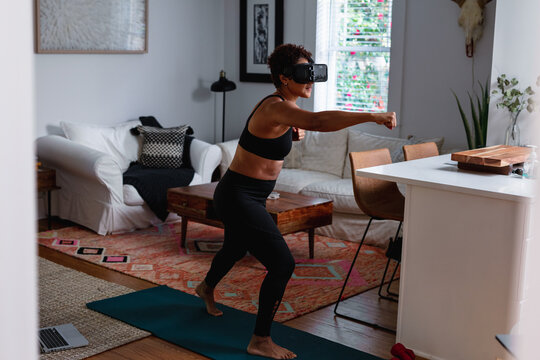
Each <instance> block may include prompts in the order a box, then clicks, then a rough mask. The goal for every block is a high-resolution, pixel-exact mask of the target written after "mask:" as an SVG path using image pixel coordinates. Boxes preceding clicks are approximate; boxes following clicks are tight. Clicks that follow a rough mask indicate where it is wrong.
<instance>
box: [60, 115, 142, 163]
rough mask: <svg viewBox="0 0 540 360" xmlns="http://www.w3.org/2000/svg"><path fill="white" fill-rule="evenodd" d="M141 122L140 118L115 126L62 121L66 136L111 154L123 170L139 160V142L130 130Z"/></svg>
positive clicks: (61, 124)
mask: <svg viewBox="0 0 540 360" xmlns="http://www.w3.org/2000/svg"><path fill="white" fill-rule="evenodd" d="M140 124H141V122H140V121H139V120H131V121H126V122H124V123H121V124H118V125H115V126H102V125H91V124H81V123H71V122H65V121H61V122H60V126H61V128H62V130H63V131H64V135H65V137H66V138H68V139H69V140H71V141H74V142H76V143H79V144H82V145H85V146H88V147H90V148H92V149H95V150H98V151H101V152H104V153H106V154H109V155H111V156H112V157H113V159H114V160H115V161H116V163H117V164H118V165H119V166H120V169H121V170H122V172H124V171H126V170H127V168H128V167H129V164H130V163H131V162H132V161H137V156H138V152H139V142H138V139H137V138H136V137H135V136H133V135H131V133H130V131H129V130H130V129H131V128H133V127H135V126H137V125H140Z"/></svg>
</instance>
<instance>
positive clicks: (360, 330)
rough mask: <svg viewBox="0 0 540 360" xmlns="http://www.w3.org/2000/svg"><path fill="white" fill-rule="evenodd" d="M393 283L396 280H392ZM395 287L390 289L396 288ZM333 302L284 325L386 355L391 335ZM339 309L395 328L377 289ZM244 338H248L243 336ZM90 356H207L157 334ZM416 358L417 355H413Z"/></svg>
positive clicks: (89, 268)
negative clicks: (340, 315) (364, 323)
mask: <svg viewBox="0 0 540 360" xmlns="http://www.w3.org/2000/svg"><path fill="white" fill-rule="evenodd" d="M69 225H70V224H69V223H66V222H63V221H60V220H59V219H54V218H53V221H52V228H53V229H57V228H62V227H65V226H69ZM44 230H47V221H46V220H40V221H39V223H38V231H44ZM39 256H41V257H43V258H46V259H48V260H51V261H54V262H56V263H58V264H61V265H63V266H66V267H70V268H73V269H76V270H78V271H82V272H85V273H87V274H89V275H92V276H95V277H97V278H101V279H104V280H107V281H111V282H114V283H117V284H121V285H124V286H126V287H129V288H132V289H135V290H142V289H146V288H150V287H154V286H156V284H154V283H151V282H149V281H146V280H141V279H137V278H134V277H131V276H129V275H126V274H122V273H119V272H117V271H114V270H109V269H106V268H104V267H101V266H98V265H95V264H92V263H89V262H86V261H84V260H79V259H76V258H74V257H71V256H69V255H66V254H62V253H60V252H57V251H54V250H52V249H49V248H46V247H44V246H39ZM396 283H397V282H396ZM396 290H397V289H394V291H396ZM333 309H334V305H331V306H327V307H325V308H322V309H320V310H317V311H314V312H312V313H310V314H307V315H304V316H301V317H298V318H296V319H293V320H289V321H287V322H285V323H284V324H285V325H288V326H291V327H293V328H296V329H299V330H303V331H306V332H308V333H311V334H314V335H317V336H320V337H322V338H325V339H328V340H331V341H335V342H338V343H341V344H343V345H346V346H350V347H352V348H355V349H358V350H362V351H365V352H367V353H369V354H373V355H375V356H379V357H381V358H383V359H390V358H391V357H392V355H391V354H390V348H391V347H392V345H393V344H394V343H395V335H394V334H393V333H389V332H386V331H383V330H377V329H374V328H372V327H369V326H364V325H362V324H360V323H357V322H354V321H351V320H348V319H345V318H341V317H337V316H334V312H333ZM339 312H340V313H346V314H348V315H351V316H354V317H358V318H362V319H366V320H369V321H373V320H375V321H377V322H378V323H380V324H383V325H385V326H391V327H394V328H395V324H396V317H397V303H394V302H390V301H387V300H381V299H379V297H378V295H377V290H376V289H375V290H371V291H368V292H365V293H363V294H359V295H357V296H355V297H352V298H350V299H348V300H346V301H344V302H342V303H341V304H340V306H339ZM246 341H248V339H246ZM89 359H92V360H109V359H110V360H112V359H115V360H117V359H130V360H139V359H140V360H143V359H144V360H151V359H155V360H157V359H160V360H163V359H187V360H192V359H193V360H198V359H208V358H207V357H204V356H201V355H199V354H196V353H194V352H191V351H189V350H187V349H184V348H181V347H179V346H177V345H174V344H171V343H169V342H166V341H164V340H161V339H159V338H157V337H154V336H150V337H147V338H144V339H141V340H138V341H134V342H132V343H129V344H126V345H123V346H120V347H118V348H116V349H112V350H109V351H106V352H103V353H101V354H98V355H95V356H92V357H90V358H89ZM417 359H420V358H418V357H417Z"/></svg>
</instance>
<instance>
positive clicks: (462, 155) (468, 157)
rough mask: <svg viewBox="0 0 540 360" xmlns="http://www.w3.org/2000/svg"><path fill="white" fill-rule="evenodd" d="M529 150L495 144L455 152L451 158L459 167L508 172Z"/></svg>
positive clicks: (498, 172)
mask: <svg viewBox="0 0 540 360" xmlns="http://www.w3.org/2000/svg"><path fill="white" fill-rule="evenodd" d="M530 152H531V149H530V148H527V147H521V146H509V145H495V146H490V147H485V148H480V149H474V150H467V151H460V152H456V153H453V154H452V157H451V159H452V160H454V161H457V162H458V168H460V169H464V170H476V171H487V172H493V173H497V174H509V173H510V172H511V171H512V168H513V167H514V165H516V164H521V163H524V162H525V160H527V158H528V157H529V154H530Z"/></svg>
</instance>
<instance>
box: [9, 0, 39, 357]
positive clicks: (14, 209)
mask: <svg viewBox="0 0 540 360" xmlns="http://www.w3.org/2000/svg"><path fill="white" fill-rule="evenodd" d="M32 3H33V2H31V1H9V2H7V1H6V2H2V3H0V43H1V44H2V56H1V57H0V65H1V66H0V78H1V79H2V81H1V82H0V106H1V108H2V113H3V114H4V116H5V119H6V120H5V121H4V122H3V124H2V126H3V129H4V131H5V136H4V137H3V139H2V141H0V166H1V167H2V169H3V170H2V176H1V177H0V196H1V199H2V201H0V214H1V215H0V227H1V228H2V236H1V238H0V273H1V274H2V280H1V281H0V283H1V289H2V290H1V291H2V296H1V297H0V319H1V323H0V359H28V360H32V359H37V358H38V353H37V352H38V342H37V287H36V283H37V276H36V256H35V253H36V235H35V229H36V216H35V196H36V192H35V188H36V187H35V180H34V178H35V160H34V148H33V139H34V91H33V88H34V72H33V55H32V38H33V33H32V13H33V12H32Z"/></svg>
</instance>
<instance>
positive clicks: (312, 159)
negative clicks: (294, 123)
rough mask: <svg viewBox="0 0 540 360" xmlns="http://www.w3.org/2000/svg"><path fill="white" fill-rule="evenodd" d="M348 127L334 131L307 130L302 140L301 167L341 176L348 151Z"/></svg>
mask: <svg viewBox="0 0 540 360" xmlns="http://www.w3.org/2000/svg"><path fill="white" fill-rule="evenodd" d="M347 132H348V130H347V129H343V130H339V131H333V132H318V131H306V136H305V137H304V139H303V140H302V141H301V142H302V159H301V168H302V169H304V170H314V171H321V172H325V173H329V174H333V175H336V176H339V177H341V176H342V173H343V158H344V157H345V154H346V152H347Z"/></svg>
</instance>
